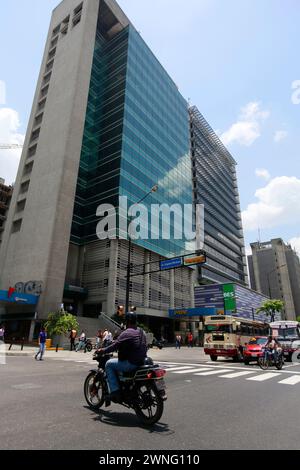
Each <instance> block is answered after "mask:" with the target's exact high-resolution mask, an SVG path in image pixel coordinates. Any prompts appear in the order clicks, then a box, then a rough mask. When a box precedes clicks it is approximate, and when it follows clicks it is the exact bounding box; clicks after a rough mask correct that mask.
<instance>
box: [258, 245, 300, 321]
mask: <svg viewBox="0 0 300 470" xmlns="http://www.w3.org/2000/svg"><path fill="white" fill-rule="evenodd" d="M251 248H252V260H253V275H254V280H255V283H256V288H257V290H258V291H259V292H262V293H263V294H265V295H267V296H270V297H271V298H273V299H280V300H282V301H283V302H284V305H285V311H284V314H283V317H285V318H286V319H288V320H293V319H294V318H295V304H294V298H293V292H292V284H291V277H290V273H289V267H288V259H287V250H288V246H287V245H285V244H284V242H283V240H281V239H280V238H276V239H272V240H270V241H268V242H263V243H260V242H257V243H251Z"/></svg>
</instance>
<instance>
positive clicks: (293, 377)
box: [278, 375, 300, 385]
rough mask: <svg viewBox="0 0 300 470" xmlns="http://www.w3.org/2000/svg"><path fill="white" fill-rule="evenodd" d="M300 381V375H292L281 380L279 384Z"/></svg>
mask: <svg viewBox="0 0 300 470" xmlns="http://www.w3.org/2000/svg"><path fill="white" fill-rule="evenodd" d="M299 382H300V376H299V375H292V376H291V377H288V378H287V379H284V380H281V381H280V382H278V383H279V384H287V385H295V384H297V383H299Z"/></svg>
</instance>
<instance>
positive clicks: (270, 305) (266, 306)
mask: <svg viewBox="0 0 300 470" xmlns="http://www.w3.org/2000/svg"><path fill="white" fill-rule="evenodd" d="M283 309H284V303H283V302H282V300H277V299H270V300H265V301H264V302H263V304H262V306H261V307H259V308H258V309H257V310H256V313H260V312H264V313H265V314H266V315H268V316H270V318H271V321H274V318H275V313H276V312H278V313H280V312H282V311H283Z"/></svg>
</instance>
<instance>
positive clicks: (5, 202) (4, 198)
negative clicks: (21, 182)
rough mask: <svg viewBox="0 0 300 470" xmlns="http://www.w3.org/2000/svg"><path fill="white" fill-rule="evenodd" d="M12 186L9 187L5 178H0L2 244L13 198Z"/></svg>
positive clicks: (0, 238)
mask: <svg viewBox="0 0 300 470" xmlns="http://www.w3.org/2000/svg"><path fill="white" fill-rule="evenodd" d="M12 191H13V188H12V186H7V185H6V184H5V181H4V179H3V178H0V244H1V240H2V234H3V230H4V225H5V221H6V217H7V212H8V208H9V204H10V200H11V196H12Z"/></svg>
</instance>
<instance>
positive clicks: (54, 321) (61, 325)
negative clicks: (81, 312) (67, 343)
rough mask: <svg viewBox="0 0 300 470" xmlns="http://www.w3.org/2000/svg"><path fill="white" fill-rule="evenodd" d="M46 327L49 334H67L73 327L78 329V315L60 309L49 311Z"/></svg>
mask: <svg viewBox="0 0 300 470" xmlns="http://www.w3.org/2000/svg"><path fill="white" fill-rule="evenodd" d="M45 328H46V330H47V332H48V334H49V336H60V335H66V334H67V333H68V331H70V330H72V329H75V330H78V328H79V324H78V321H77V319H76V317H74V315H71V313H67V312H60V311H59V312H54V313H49V315H48V320H47V321H46V323H45Z"/></svg>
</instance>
